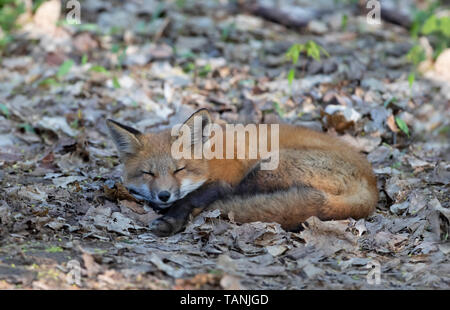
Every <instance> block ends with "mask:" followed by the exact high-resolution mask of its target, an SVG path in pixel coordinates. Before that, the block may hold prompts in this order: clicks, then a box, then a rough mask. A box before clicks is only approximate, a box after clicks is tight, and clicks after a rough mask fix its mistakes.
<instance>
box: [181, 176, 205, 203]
mask: <svg viewBox="0 0 450 310" xmlns="http://www.w3.org/2000/svg"><path fill="white" fill-rule="evenodd" d="M205 181H206V180H200V181H194V180H191V179H184V180H182V181H181V185H180V198H179V199H181V198H183V197H184V196H186V195H187V194H189V193H191V192H193V191H195V190H196V189H197V188H199V187H200V186H202V185H203V183H205Z"/></svg>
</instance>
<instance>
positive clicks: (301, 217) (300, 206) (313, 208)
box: [208, 185, 327, 230]
mask: <svg viewBox="0 0 450 310" xmlns="http://www.w3.org/2000/svg"><path fill="white" fill-rule="evenodd" d="M208 209H211V210H213V209H219V210H220V211H221V212H222V214H223V215H225V216H226V215H228V214H230V212H232V214H233V218H234V220H235V221H236V222H238V223H248V222H255V221H261V222H277V223H280V224H281V226H282V227H283V228H284V229H286V230H294V229H297V228H298V227H299V225H300V224H301V223H302V222H304V221H305V220H306V219H308V218H309V217H310V216H317V217H319V218H321V217H323V213H324V212H326V211H325V210H326V209H327V195H326V194H325V193H324V192H322V191H321V190H318V189H315V188H313V187H308V186H302V185H300V186H293V187H291V188H289V189H286V190H280V191H275V192H271V193H267V192H266V193H256V194H252V195H243V196H231V197H228V198H226V199H223V200H218V201H216V202H214V203H212V204H211V205H210V206H209V207H208ZM230 217H231V215H230Z"/></svg>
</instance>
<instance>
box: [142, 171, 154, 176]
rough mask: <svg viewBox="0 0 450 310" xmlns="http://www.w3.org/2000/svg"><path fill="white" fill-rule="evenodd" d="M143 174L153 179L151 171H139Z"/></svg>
mask: <svg viewBox="0 0 450 310" xmlns="http://www.w3.org/2000/svg"><path fill="white" fill-rule="evenodd" d="M141 172H142V173H143V174H148V175H151V176H152V177H154V176H155V174H154V173H153V172H151V171H141Z"/></svg>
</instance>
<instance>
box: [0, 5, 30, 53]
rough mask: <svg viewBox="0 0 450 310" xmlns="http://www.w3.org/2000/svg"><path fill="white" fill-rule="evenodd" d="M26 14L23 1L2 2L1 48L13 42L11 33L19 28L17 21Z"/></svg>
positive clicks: (0, 9)
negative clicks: (21, 15)
mask: <svg viewBox="0 0 450 310" xmlns="http://www.w3.org/2000/svg"><path fill="white" fill-rule="evenodd" d="M23 12H25V4H24V2H23V1H21V0H0V48H3V47H5V46H6V45H7V44H8V43H10V42H11V41H12V37H11V35H10V32H11V31H12V30H14V29H15V28H16V27H17V24H16V20H17V18H18V17H19V16H20V14H22V13H23Z"/></svg>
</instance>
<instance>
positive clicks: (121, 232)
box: [0, 0, 450, 289]
mask: <svg viewBox="0 0 450 310" xmlns="http://www.w3.org/2000/svg"><path fill="white" fill-rule="evenodd" d="M267 2H270V1H265V3H267ZM276 2H277V3H279V4H280V3H281V5H285V7H283V8H282V9H284V10H285V11H286V12H290V13H292V14H298V15H297V17H298V16H302V17H301V18H308V16H309V18H311V16H313V17H314V16H315V17H314V18H313V22H310V23H309V24H308V25H307V26H305V27H302V28H301V29H296V28H289V27H285V26H283V25H280V24H279V23H277V22H270V21H267V20H265V19H264V18H262V17H258V16H255V15H251V14H248V13H246V12H244V11H243V10H241V9H239V8H237V7H236V6H235V3H236V2H234V1H230V3H227V1H197V2H193V1H189V0H187V1H164V2H160V3H158V2H155V1H126V4H125V2H122V1H83V3H82V6H81V9H82V14H81V21H82V24H81V25H78V26H71V25H67V24H65V23H59V24H58V26H55V25H54V21H56V20H57V19H58V15H59V8H58V7H57V3H58V1H55V0H53V1H50V2H48V3H45V5H42V6H41V7H40V8H39V9H38V10H37V11H36V13H35V14H34V16H31V15H30V16H28V22H27V23H24V25H23V27H22V28H21V29H20V30H18V31H17V32H16V33H15V34H14V40H13V41H12V42H11V43H9V44H8V45H7V46H6V47H5V48H4V50H3V52H2V57H1V59H0V62H1V67H0V289H8V288H22V289H28V288H33V289H77V288H82V289H86V288H89V289H93V288H94V289H96V288H98V289H107V288H115V289H134V288H149V289H189V288H192V289H204V288H206V289H208V288H212V289H216V288H223V289H240V288H247V289H303V288H308V289H317V288H320V289H323V288H333V289H359V288H364V289H372V288H374V289H380V288H381V289H393V288H398V289H415V288H441V289H443V288H446V289H448V288H450V276H449V275H450V261H449V255H450V254H449V253H450V243H449V240H448V238H449V231H450V229H449V219H450V209H449V207H450V203H449V194H448V190H449V182H450V163H449V159H450V157H449V155H450V152H449V132H450V131H449V126H450V124H449V120H450V72H449V71H448V70H450V65H449V66H448V67H447V68H446V70H447V71H446V72H443V71H442V68H434V69H430V71H429V72H428V73H427V74H425V75H416V76H415V80H414V81H411V80H408V76H409V75H410V72H412V70H413V66H412V65H411V64H410V63H409V62H408V61H407V59H406V57H405V55H406V54H407V53H408V51H409V50H410V48H411V46H412V44H413V42H412V39H411V36H410V34H409V32H408V30H406V29H404V28H403V27H401V26H396V25H393V24H389V23H387V22H384V21H383V23H382V24H381V25H379V26H377V25H374V26H372V25H369V24H368V23H367V21H366V16H365V15H361V14H360V13H358V12H357V10H355V9H354V8H352V7H351V6H348V5H345V4H336V3H337V2H336V1H322V0H321V1H314V3H312V2H311V1H297V2H298V3H300V4H302V8H303V11H301V12H300V11H299V9H295V8H292V7H289V5H292V4H293V3H295V1H276ZM305 3H307V4H305ZM343 3H344V2H343ZM276 9H280V8H279V7H277V8H276ZM322 11H326V12H327V13H324V14H321V15H319V14H318V12H322ZM308 14H309V15H308ZM315 14H316V15H315ZM305 16H306V17H305ZM344 16H346V17H344ZM298 18H300V17H298ZM60 19H61V20H64V19H65V18H64V15H61V17H60ZM344 21H345V22H344ZM309 40H313V41H314V42H316V43H317V44H319V45H320V46H322V47H323V48H324V49H325V50H326V51H327V52H328V54H329V56H328V57H327V56H326V55H322V56H321V59H320V61H315V60H311V59H310V58H308V57H306V56H305V55H303V54H302V55H300V58H299V60H298V63H297V64H296V66H295V70H296V71H295V72H296V74H295V78H294V80H293V82H292V85H290V83H289V81H288V72H289V71H290V70H291V69H292V68H294V66H293V65H292V63H290V62H289V61H286V57H285V54H286V52H287V50H288V49H289V47H290V46H292V44H294V43H306V42H308V41H309ZM441 61H443V62H444V63H445V61H447V62H446V63H447V64H449V63H450V61H449V56H448V54H447V58H446V59H443V58H442V59H441ZM444 69H445V68H444ZM439 70H441V71H439ZM444 71H445V70H444ZM446 74H447V75H446ZM200 107H206V108H209V109H210V110H211V111H212V113H213V115H214V117H216V118H220V119H223V120H225V121H230V122H239V121H241V120H244V119H248V118H249V117H250V119H251V120H252V121H254V122H273V121H280V122H287V123H292V124H298V125H303V126H307V127H310V128H314V129H317V130H320V131H326V132H328V133H329V134H331V135H335V136H339V137H340V138H342V139H344V140H346V141H347V142H348V143H350V144H352V145H354V146H355V147H357V148H358V149H360V150H361V151H362V152H364V153H365V154H367V156H368V159H369V161H370V162H371V163H372V165H373V169H374V171H375V173H376V176H377V179H378V188H379V191H380V200H379V203H378V206H377V210H376V212H375V213H374V214H373V215H371V216H370V217H369V218H367V219H364V220H358V221H355V220H352V219H349V220H344V221H329V222H321V221H320V220H318V219H316V218H310V219H309V220H308V221H307V223H306V224H304V228H303V230H302V231H300V232H286V231H284V230H283V229H281V228H280V226H279V225H278V224H275V223H261V222H256V223H248V224H243V225H239V224H236V223H233V222H230V221H227V220H223V219H220V218H219V213H218V212H214V211H211V212H204V213H202V214H200V215H199V216H197V217H196V218H193V219H192V220H191V221H190V223H189V224H188V226H187V228H186V230H185V231H183V232H182V233H179V234H176V235H174V236H171V237H167V238H159V237H156V236H154V235H152V234H151V233H150V232H149V231H148V229H147V227H148V223H149V222H150V221H151V220H152V219H154V218H155V217H157V216H158V215H156V214H155V213H154V212H152V211H148V210H146V209H144V206H142V205H141V204H139V203H137V202H135V201H132V200H128V199H127V195H126V194H125V193H124V192H123V188H122V187H121V184H120V175H121V165H120V163H119V159H118V157H117V152H116V150H115V148H114V145H113V143H112V141H111V140H110V139H109V137H108V132H107V128H106V124H105V120H106V119H107V118H112V119H115V120H117V121H120V122H122V123H124V124H128V125H131V126H134V127H136V128H137V129H139V130H142V131H151V130H159V129H161V128H167V127H168V126H171V125H173V124H176V123H180V122H181V121H182V120H183V119H184V118H185V117H186V116H188V115H189V114H190V113H192V112H193V111H195V110H196V109H197V108H200ZM405 126H407V127H405ZM406 129H408V133H406ZM371 266H375V267H374V269H373V270H371V269H370V268H371ZM78 272H79V274H78ZM369 273H371V274H377V273H378V274H379V275H380V282H378V283H372V281H370V280H368V275H369V276H370V274H369ZM78 275H79V276H80V277H78ZM369 278H370V277H369Z"/></svg>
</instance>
